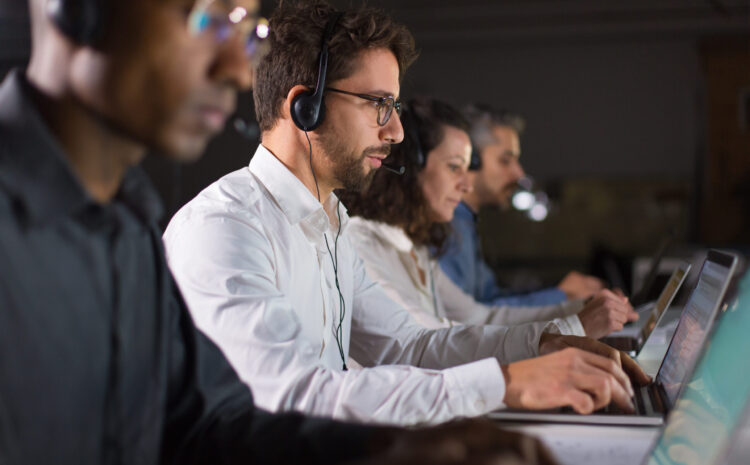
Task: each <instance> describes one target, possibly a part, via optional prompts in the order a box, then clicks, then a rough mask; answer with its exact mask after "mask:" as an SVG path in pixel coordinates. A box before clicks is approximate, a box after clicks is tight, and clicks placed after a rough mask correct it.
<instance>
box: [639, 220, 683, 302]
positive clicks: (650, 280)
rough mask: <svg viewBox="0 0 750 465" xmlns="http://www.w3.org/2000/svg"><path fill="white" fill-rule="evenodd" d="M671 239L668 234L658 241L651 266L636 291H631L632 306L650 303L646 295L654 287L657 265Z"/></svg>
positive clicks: (672, 237) (657, 272)
mask: <svg viewBox="0 0 750 465" xmlns="http://www.w3.org/2000/svg"><path fill="white" fill-rule="evenodd" d="M673 240H674V236H672V235H669V236H667V237H665V238H664V239H662V241H661V242H660V243H659V247H658V248H657V249H656V253H655V254H654V257H653V258H652V259H651V268H650V269H649V270H648V273H647V274H646V279H644V280H643V284H642V285H641V288H640V289H639V290H638V292H633V294H632V296H631V297H630V304H631V305H632V306H633V307H634V308H639V307H641V306H643V305H646V304H648V303H650V302H649V301H648V296H649V293H650V292H651V288H652V287H654V282H656V277H657V276H658V274H659V265H661V260H662V258H664V254H665V253H666V252H667V249H669V246H670V245H672V241H673Z"/></svg>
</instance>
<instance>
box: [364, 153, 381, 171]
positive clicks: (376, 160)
mask: <svg viewBox="0 0 750 465" xmlns="http://www.w3.org/2000/svg"><path fill="white" fill-rule="evenodd" d="M367 159H368V160H370V163H371V164H372V166H373V167H374V168H380V167H381V166H382V165H383V160H384V159H385V157H383V158H380V157H373V156H371V155H368V156H367Z"/></svg>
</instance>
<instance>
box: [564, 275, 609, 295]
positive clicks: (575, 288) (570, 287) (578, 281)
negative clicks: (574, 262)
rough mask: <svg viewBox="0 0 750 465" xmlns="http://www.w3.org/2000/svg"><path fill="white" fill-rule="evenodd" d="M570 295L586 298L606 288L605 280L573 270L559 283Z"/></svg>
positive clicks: (566, 293)
mask: <svg viewBox="0 0 750 465" xmlns="http://www.w3.org/2000/svg"><path fill="white" fill-rule="evenodd" d="M557 288H558V289H560V290H561V291H563V292H564V293H565V295H566V296H568V299H570V300H575V299H586V298H588V297H590V296H592V295H594V294H595V293H596V292H599V291H600V290H602V289H604V282H603V281H602V280H601V279H599V278H595V277H593V276H588V275H585V274H582V273H579V272H577V271H571V272H570V273H568V274H567V275H565V277H564V278H563V280H562V281H560V284H558V285H557Z"/></svg>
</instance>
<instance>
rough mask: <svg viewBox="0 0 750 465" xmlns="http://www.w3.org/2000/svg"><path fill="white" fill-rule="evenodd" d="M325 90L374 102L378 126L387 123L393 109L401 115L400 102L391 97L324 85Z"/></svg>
mask: <svg viewBox="0 0 750 465" xmlns="http://www.w3.org/2000/svg"><path fill="white" fill-rule="evenodd" d="M325 90H328V91H331V92H338V93H339V94H346V95H352V96H354V97H359V98H361V99H364V100H369V101H371V102H375V108H377V109H378V125H379V126H385V125H386V124H388V121H389V120H390V119H391V114H393V110H394V109H395V110H396V113H397V114H398V115H399V116H401V102H400V101H398V100H396V99H394V98H393V97H378V96H377V95H370V94H358V93H356V92H349V91H347V90H341V89H334V88H333V87H326V88H325Z"/></svg>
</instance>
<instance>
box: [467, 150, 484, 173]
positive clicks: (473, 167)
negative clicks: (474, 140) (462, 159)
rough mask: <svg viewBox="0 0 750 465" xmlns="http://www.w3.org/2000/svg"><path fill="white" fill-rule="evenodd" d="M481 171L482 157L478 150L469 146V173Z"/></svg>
mask: <svg viewBox="0 0 750 465" xmlns="http://www.w3.org/2000/svg"><path fill="white" fill-rule="evenodd" d="M481 169H482V156H481V154H480V153H479V149H478V148H477V147H476V146H475V145H474V144H471V158H470V159H469V171H479V170H481Z"/></svg>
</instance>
